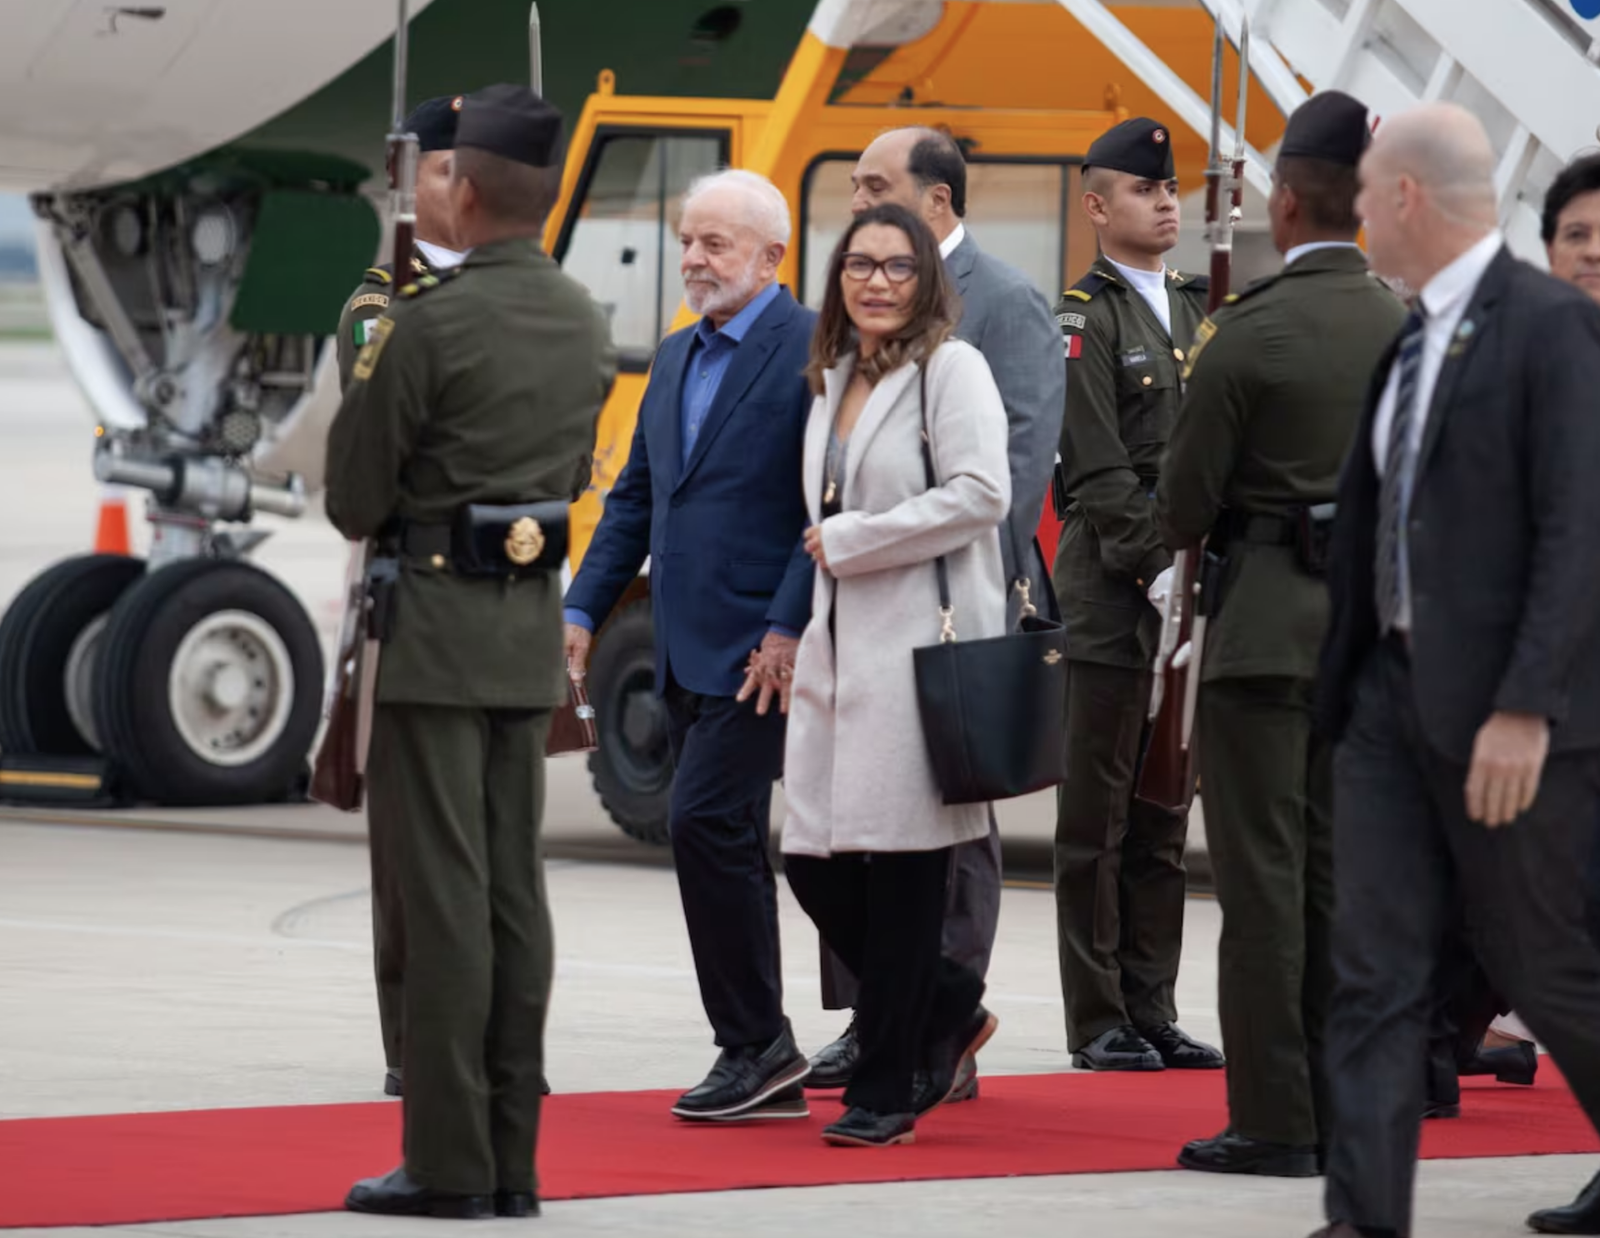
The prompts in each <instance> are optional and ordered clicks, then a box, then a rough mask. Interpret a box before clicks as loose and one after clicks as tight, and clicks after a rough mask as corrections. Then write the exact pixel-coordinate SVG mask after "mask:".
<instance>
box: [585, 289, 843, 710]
mask: <svg viewBox="0 0 1600 1238" xmlns="http://www.w3.org/2000/svg"><path fill="white" fill-rule="evenodd" d="M816 320H817V316H816V314H814V313H812V311H810V310H808V309H806V308H804V307H803V306H801V305H798V304H796V302H795V300H794V298H793V297H792V296H790V295H789V293H788V292H787V291H784V292H780V293H779V295H778V297H777V299H776V300H775V301H773V303H772V304H771V305H769V306H768V307H767V308H766V310H765V311H764V312H763V313H762V315H761V317H759V318H757V319H756V321H755V322H754V323H753V324H752V325H751V327H750V330H749V332H748V333H747V334H746V335H745V338H744V341H743V342H742V343H741V344H740V345H739V347H738V348H737V350H736V351H735V352H734V355H733V359H732V361H731V362H730V363H729V366H728V371H727V373H726V374H725V375H724V376H723V379H722V385H721V387H719V388H718V390H717V398H716V399H715V401H713V402H712V405H711V411H710V412H709V413H708V414H707V416H706V419H705V423H704V424H703V425H702V426H701V427H700V434H699V436H698V437H697V438H696V439H695V444H694V450H693V451H692V452H691V453H690V456H689V460H688V463H687V464H684V463H683V426H682V417H681V406H682V396H683V380H684V372H685V363H686V362H687V361H688V358H689V346H690V344H691V343H692V342H693V340H694V331H693V329H692V328H689V329H686V330H683V331H678V332H676V333H674V334H673V335H670V336H668V337H667V338H666V339H665V340H663V341H662V343H661V347H660V349H659V350H658V351H657V352H656V358H655V363H654V365H653V366H652V367H651V370H650V383H649V386H648V387H647V388H646V389H645V393H644V400H643V401H642V402H641V404H640V406H639V421H638V425H637V427H636V428H635V430H634V435H633V446H632V447H630V448H629V450H628V463H627V464H626V465H625V466H624V468H623V470H622V476H621V477H619V478H618V479H617V484H616V487H615V488H614V489H613V490H612V491H611V493H610V494H609V495H608V496H607V497H606V508H605V514H604V515H603V516H602V517H601V519H600V527H599V528H598V529H597V530H596V531H595V536H594V541H593V542H591V543H590V545H589V550H588V552H587V553H586V554H585V555H584V557H583V564H582V566H581V567H580V568H579V570H578V575H577V579H575V580H574V581H573V582H572V587H571V588H570V589H568V590H567V596H566V601H565V605H566V606H568V607H571V608H573V609H576V610H581V611H583V612H584V613H585V614H587V615H588V616H589V617H590V619H592V620H593V621H594V622H595V624H596V625H597V626H598V625H599V624H601V623H603V622H604V621H605V618H606V616H607V615H609V614H610V613H611V608H612V607H613V606H615V605H616V603H617V599H618V598H620V597H621V596H622V592H623V590H624V589H626V588H627V586H628V582H629V581H631V580H632V579H633V578H634V577H635V576H636V575H637V574H638V572H639V569H640V567H641V566H643V564H644V560H645V556H646V555H647V554H648V555H649V557H650V593H651V599H652V602H651V610H652V612H653V614H654V618H655V633H656V691H657V692H660V691H662V690H663V689H664V688H665V686H666V681H667V676H668V674H669V673H670V675H671V676H672V678H673V679H674V680H675V681H676V682H677V683H678V684H679V685H680V686H681V687H683V688H686V689H688V690H689V691H690V692H698V693H701V694H703V695H706V696H733V695H734V694H736V693H737V692H738V690H739V688H740V685H742V684H743V683H744V667H745V663H746V662H747V661H748V660H749V657H750V651H751V650H753V649H755V648H756V647H757V646H758V645H760V644H761V641H762V639H763V638H764V637H765V636H766V634H767V630H768V628H769V627H770V626H771V625H773V624H777V625H779V626H781V627H786V628H791V629H793V630H794V631H796V632H798V631H800V630H801V629H803V628H804V627H805V626H806V623H807V622H808V621H809V620H810V618H811V586H812V574H813V564H812V562H811V558H810V556H809V555H807V554H806V553H805V549H804V547H803V546H802V544H801V538H802V536H803V535H804V533H805V527H806V506H805V497H804V495H803V493H802V490H801V459H802V454H803V447H804V441H805V430H806V419H807V417H808V415H809V414H810V411H811V401H812V396H811V391H810V389H809V387H808V386H807V384H806V380H805V378H804V376H803V373H802V371H803V370H804V369H805V365H806V361H807V359H808V357H809V355H810V350H811V335H812V332H813V330H814V329H815V327H816Z"/></svg>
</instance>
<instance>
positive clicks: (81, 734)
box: [0, 555, 145, 756]
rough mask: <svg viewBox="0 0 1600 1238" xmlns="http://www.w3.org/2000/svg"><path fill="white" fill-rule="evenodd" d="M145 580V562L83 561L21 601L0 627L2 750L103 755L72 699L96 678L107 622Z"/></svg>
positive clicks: (46, 578) (53, 573)
mask: <svg viewBox="0 0 1600 1238" xmlns="http://www.w3.org/2000/svg"><path fill="white" fill-rule="evenodd" d="M144 574H145V565H144V561H143V560H142V559H133V558H129V557H128V556H126V555H79V556H77V557H75V558H71V559H66V560H64V561H62V562H60V563H57V564H55V565H54V566H53V567H51V568H49V569H47V570H46V571H44V572H42V573H41V574H40V575H38V576H36V577H34V579H33V580H32V581H31V582H30V583H29V584H28V585H27V586H26V587H25V588H24V589H23V590H22V592H21V593H19V594H17V596H16V598H15V600H14V601H13V602H12V603H11V608H10V609H9V610H8V611H6V615H5V619H4V620H3V621H0V751H4V752H7V753H10V754H12V755H14V756H90V755H92V754H93V753H95V752H97V751H98V750H99V745H98V742H97V737H96V736H95V735H94V734H93V728H92V727H86V726H85V725H83V724H84V723H86V722H87V721H88V719H87V717H86V716H85V715H84V714H83V711H82V710H76V711H75V709H74V704H73V701H72V697H73V694H74V691H75V689H77V690H78V691H79V692H80V694H81V688H80V687H79V685H80V683H81V681H82V679H83V678H84V677H85V676H90V675H92V674H93V659H94V657H95V653H94V650H95V648H96V647H97V642H96V640H95V636H96V634H97V632H98V631H99V629H100V628H101V627H103V623H102V621H103V620H104V618H105V617H106V616H107V615H108V614H109V613H110V611H111V609H112V608H113V606H115V604H116V602H117V600H118V599H119V598H120V597H121V596H122V595H123V594H124V593H126V592H127V591H128V589H129V588H131V587H132V586H133V585H135V584H136V583H137V582H138V581H139V579H140V578H141V577H143V576H144ZM84 699H85V700H87V697H86V696H85V697H84Z"/></svg>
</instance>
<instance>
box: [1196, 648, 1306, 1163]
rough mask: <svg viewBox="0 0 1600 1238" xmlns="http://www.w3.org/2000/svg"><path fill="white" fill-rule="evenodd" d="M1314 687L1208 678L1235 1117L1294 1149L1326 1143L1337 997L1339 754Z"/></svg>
mask: <svg viewBox="0 0 1600 1238" xmlns="http://www.w3.org/2000/svg"><path fill="white" fill-rule="evenodd" d="M1313 689H1314V684H1313V683H1312V681H1310V680H1304V679H1291V678H1286V677H1269V676H1259V677H1252V678H1242V679H1220V680H1211V681H1209V682H1207V683H1206V684H1205V686H1204V687H1203V688H1202V689H1201V691H1200V706H1199V709H1200V713H1199V722H1198V727H1197V730H1198V732H1199V734H1200V735H1201V736H1202V737H1203V738H1202V741H1201V744H1200V781H1201V785H1202V786H1203V787H1204V788H1205V805H1206V846H1207V849H1208V851H1209V852H1210V856H1211V867H1212V872H1213V874H1214V875H1215V879H1216V888H1217V901H1218V902H1219V903H1220V904H1221V905H1222V938H1221V940H1220V942H1219V943H1218V945H1217V998H1218V1013H1219V1014H1220V1016H1221V1020H1222V1041H1223V1048H1224V1050H1225V1051H1226V1053H1227V1056H1228V1116H1229V1119H1230V1125H1231V1126H1232V1127H1233V1129H1234V1130H1235V1131H1236V1132H1237V1133H1238V1134H1240V1135H1244V1136H1246V1137H1247V1138H1250V1139H1262V1140H1266V1141H1268V1142H1271V1143H1281V1144H1290V1145H1293V1146H1296V1147H1311V1146H1313V1145H1315V1144H1319V1143H1321V1142H1322V1132H1323V1127H1324V1126H1325V1124H1326V1121H1327V1111H1328V1103H1327V1077H1326V1074H1325V1072H1324V1070H1323V1029H1324V1028H1325V1026H1326V1024H1327V1016H1328V1000H1329V998H1330V997H1331V996H1332V992H1333V959H1332V955H1331V953H1330V950H1331V943H1330V942H1329V932H1330V929H1331V927H1332V923H1333V754H1332V752H1331V751H1330V750H1329V747H1328V745H1327V744H1326V743H1324V742H1322V741H1321V740H1320V739H1318V738H1317V737H1316V736H1315V735H1314V734H1313V729H1312V714H1311V703H1312V693H1313Z"/></svg>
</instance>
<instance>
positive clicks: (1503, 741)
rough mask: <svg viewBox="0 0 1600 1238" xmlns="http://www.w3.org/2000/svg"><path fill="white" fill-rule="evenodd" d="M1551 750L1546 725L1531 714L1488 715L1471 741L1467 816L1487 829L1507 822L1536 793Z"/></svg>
mask: <svg viewBox="0 0 1600 1238" xmlns="http://www.w3.org/2000/svg"><path fill="white" fill-rule="evenodd" d="M1549 753H1550V723H1549V721H1548V720H1546V719H1544V718H1541V717H1539V716H1537V715H1536V714H1517V713H1508V712H1506V711H1504V710H1502V711H1500V712H1497V713H1493V714H1490V715H1489V721H1487V722H1485V723H1484V724H1483V726H1482V728H1481V729H1480V730H1479V731H1478V738H1477V739H1476V741H1474V743H1473V745H1472V765H1471V766H1470V767H1469V768H1468V770H1467V816H1468V817H1469V818H1471V819H1472V820H1473V821H1477V822H1479V823H1480V824H1482V825H1486V826H1488V827H1489V828H1490V829H1491V830H1493V829H1498V828H1499V827H1500V826H1502V825H1510V824H1511V823H1512V822H1513V821H1515V820H1516V819H1517V818H1518V817H1520V816H1521V815H1522V814H1523V813H1525V812H1527V811H1528V809H1529V808H1531V807H1533V801H1534V799H1535V797H1537V796H1538V794H1539V776H1540V775H1541V774H1542V773H1543V772H1544V759H1545V757H1546V756H1548V755H1549Z"/></svg>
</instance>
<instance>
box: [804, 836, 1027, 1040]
mask: <svg viewBox="0 0 1600 1238" xmlns="http://www.w3.org/2000/svg"><path fill="white" fill-rule="evenodd" d="M999 928H1000V825H999V822H997V821H996V820H995V816H994V809H992V808H991V809H990V810H989V834H988V837H986V838H976V839H973V841H971V842H969V843H958V844H957V845H956V846H954V847H951V848H950V878H949V884H948V886H947V887H946V890H945V900H944V929H943V931H942V941H943V946H942V949H943V950H944V955H945V957H946V958H947V959H949V960H950V961H951V962H953V963H959V964H960V965H961V966H962V967H965V968H966V969H967V970H968V971H971V972H974V973H976V974H977V977H978V979H980V980H982V979H984V978H985V977H986V976H988V974H989V959H990V957H991V956H992V955H993V954H994V939H995V934H996V932H997V931H998V930H999ZM820 944H821V947H822V1008H823V1009H824V1010H851V1009H854V1008H855V1004H856V995H857V994H858V993H859V992H860V991H861V985H860V982H859V981H858V980H857V979H856V978H855V976H854V975H853V974H852V973H851V971H850V969H849V968H848V967H846V966H845V965H844V962H843V960H841V959H840V958H839V956H838V955H837V954H835V953H834V952H833V951H832V950H830V949H829V948H828V943H827V940H826V939H823V940H822V941H821V943H820Z"/></svg>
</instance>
